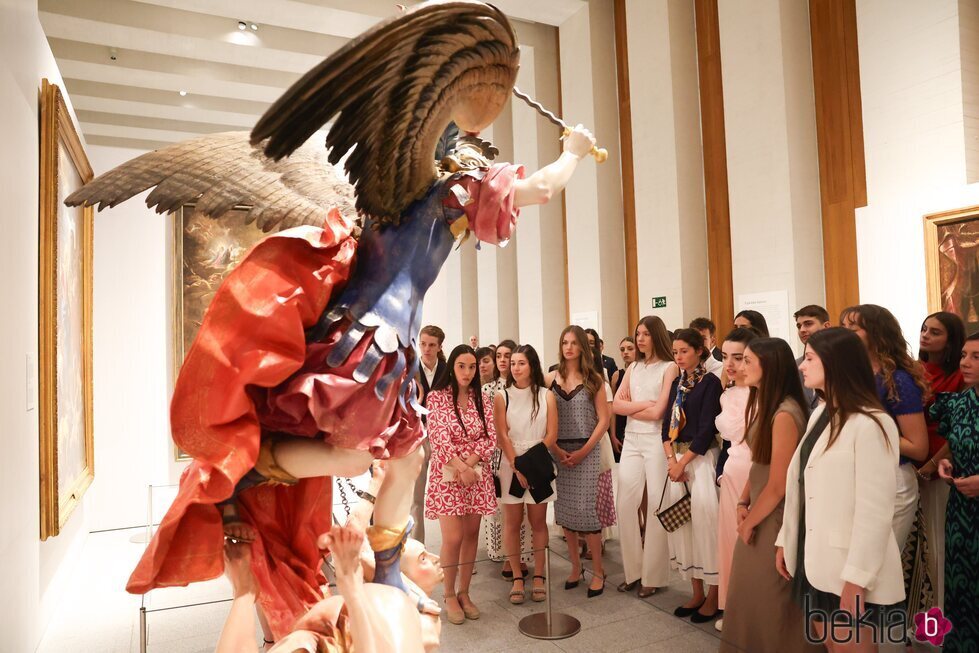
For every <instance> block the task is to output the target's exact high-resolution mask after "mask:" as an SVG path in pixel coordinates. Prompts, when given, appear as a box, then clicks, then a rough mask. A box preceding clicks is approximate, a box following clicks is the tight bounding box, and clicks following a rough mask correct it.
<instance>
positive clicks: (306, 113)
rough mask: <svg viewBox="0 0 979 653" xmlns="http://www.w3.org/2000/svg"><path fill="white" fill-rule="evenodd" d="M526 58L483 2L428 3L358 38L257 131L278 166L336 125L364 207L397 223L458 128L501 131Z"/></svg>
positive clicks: (332, 136)
mask: <svg viewBox="0 0 979 653" xmlns="http://www.w3.org/2000/svg"><path fill="white" fill-rule="evenodd" d="M519 58H520V51H519V49H518V47H517V37H516V34H515V32H514V30H513V27H512V25H511V24H510V22H509V21H508V20H507V18H506V16H505V15H504V14H503V13H502V12H501V11H500V10H499V9H497V8H495V7H493V6H491V5H487V4H484V3H482V2H465V1H457V2H427V3H423V4H419V5H415V6H413V7H411V8H409V9H408V10H407V11H406V12H405V13H404V14H402V15H400V16H397V17H395V18H392V19H389V20H388V21H386V22H383V23H381V24H379V25H377V26H376V27H374V28H373V29H371V30H369V31H368V32H365V33H364V34H362V35H361V36H359V37H357V38H356V39H353V40H352V41H350V42H349V43H347V45H345V46H344V47H343V48H341V49H340V50H338V51H337V52H336V53H334V54H333V55H332V56H330V57H329V58H328V59H326V60H325V61H323V63H321V64H320V65H319V66H317V67H316V68H314V69H313V70H311V71H310V72H309V73H307V74H306V75H305V76H304V77H303V78H302V79H300V80H299V81H298V82H296V84H294V85H293V86H292V88H291V89H289V90H288V91H287V92H286V93H285V94H284V95H283V96H282V97H281V98H279V100H278V101H276V103H275V104H274V105H273V106H272V107H271V108H270V109H269V110H268V111H267V112H266V114H265V115H264V116H263V117H262V119H261V120H260V121H259V122H258V124H257V125H256V126H255V128H254V130H253V131H252V143H256V144H257V143H260V142H261V141H264V140H266V139H268V140H267V142H266V143H265V153H266V154H267V155H269V156H270V157H271V158H273V159H279V158H281V157H284V156H289V155H290V154H291V153H292V152H293V151H295V149H296V148H298V147H299V146H300V145H302V144H303V143H304V142H306V141H307V140H308V139H309V137H310V135H311V134H313V133H314V132H315V131H316V130H318V129H320V128H322V127H323V126H324V125H326V124H327V123H328V122H330V121H331V120H333V123H332V125H331V127H330V130H329V133H328V135H327V139H326V143H327V146H328V147H329V148H330V154H329V160H330V162H331V163H334V164H335V163H337V162H338V161H339V160H340V158H341V157H343V156H344V155H345V154H346V153H348V152H350V151H351V150H353V151H352V153H351V154H350V156H349V158H348V159H347V161H346V164H345V165H346V169H347V172H348V176H349V178H350V181H351V183H353V184H354V186H355V187H356V189H357V208H358V209H359V210H360V211H361V212H363V213H366V214H368V215H371V216H374V217H376V218H382V219H383V218H389V219H397V217H398V216H400V214H401V212H402V211H403V209H404V208H405V207H406V206H408V205H409V204H410V203H411V202H413V201H414V200H416V199H418V198H420V197H421V196H422V195H424V193H425V192H426V190H427V189H428V188H429V187H430V186H431V184H432V183H433V182H434V181H435V180H436V179H437V175H438V172H437V169H436V166H435V160H434V153H435V147H436V144H437V143H438V140H439V137H440V136H441V135H442V132H443V131H444V129H445V127H446V126H447V125H448V124H449V122H450V121H452V120H454V121H455V122H456V124H458V125H459V128H460V129H461V130H462V131H478V130H480V129H483V128H485V127H486V126H488V125H489V124H491V123H492V121H493V119H494V118H496V116H497V115H499V113H500V111H501V110H502V109H503V107H504V106H505V104H506V102H507V100H508V99H509V98H510V92H511V90H512V89H513V84H514V81H515V80H516V75H517V68H518V65H519Z"/></svg>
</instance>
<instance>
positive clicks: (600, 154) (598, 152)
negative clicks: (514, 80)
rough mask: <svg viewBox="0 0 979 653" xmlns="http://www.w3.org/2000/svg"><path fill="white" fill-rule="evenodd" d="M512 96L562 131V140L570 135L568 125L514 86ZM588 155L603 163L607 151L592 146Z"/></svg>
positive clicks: (606, 156)
mask: <svg viewBox="0 0 979 653" xmlns="http://www.w3.org/2000/svg"><path fill="white" fill-rule="evenodd" d="M513 94H514V95H516V96H517V97H518V98H520V99H521V100H523V101H524V102H526V103H527V104H529V105H530V106H531V107H532V108H534V109H535V110H536V111H537V113H539V114H540V115H542V116H544V117H545V118H547V119H548V120H550V121H551V122H552V123H554V124H555V125H557V126H558V127H560V128H561V129H562V130H564V131H563V135H562V138H567V136H568V135H569V134H571V131H572V130H571V127H569V126H568V123H566V122H564V121H563V120H561V119H560V118H558V117H557V116H556V115H554V114H553V113H552V112H550V111H548V110H547V109H545V108H544V105H542V104H541V103H540V102H537V101H536V100H534V99H533V98H532V97H530V96H529V95H527V94H526V93H524V92H523V91H521V90H520V89H519V88H517V87H516V86H514V87H513ZM589 154H591V155H592V156H593V157H595V162H596V163H605V161H606V160H607V159H608V150H606V149H605V148H604V147H598V146H597V145H592V147H591V151H590V152H589Z"/></svg>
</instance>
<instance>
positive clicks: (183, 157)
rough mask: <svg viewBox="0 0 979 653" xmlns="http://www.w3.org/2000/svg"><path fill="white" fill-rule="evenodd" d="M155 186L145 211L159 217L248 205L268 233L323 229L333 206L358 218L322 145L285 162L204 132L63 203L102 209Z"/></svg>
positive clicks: (230, 136)
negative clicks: (191, 207)
mask: <svg viewBox="0 0 979 653" xmlns="http://www.w3.org/2000/svg"><path fill="white" fill-rule="evenodd" d="M154 186H155V187H156V188H155V189H154V190H153V192H151V193H150V194H149V195H148V196H147V198H146V205H147V206H149V207H150V208H155V209H156V212H157V213H167V212H170V211H175V210H177V209H178V208H180V207H181V206H183V205H184V204H187V203H189V202H195V203H196V205H197V209H198V210H199V211H200V212H201V213H204V214H205V215H209V216H211V217H214V218H219V217H221V215H223V214H224V213H226V212H227V211H229V210H231V209H233V208H234V207H236V206H241V205H245V206H249V207H251V210H250V211H249V212H248V221H249V222H250V221H252V220H254V221H255V222H256V224H257V225H258V226H259V227H260V228H261V229H262V230H263V231H266V232H268V231H272V230H274V229H286V228H289V227H295V226H299V225H304V224H309V225H315V226H320V227H322V226H325V225H327V222H328V220H329V219H330V218H329V212H330V210H331V209H334V208H336V209H337V210H338V211H339V212H340V214H341V215H342V216H343V217H344V218H346V219H347V220H348V221H349V222H350V223H351V224H352V223H353V221H354V219H355V218H356V209H355V208H354V189H353V187H352V186H351V185H350V184H349V183H348V182H347V181H346V180H345V179H344V178H343V176H342V175H341V173H340V171H339V170H337V169H336V168H334V167H333V165H331V164H330V163H329V162H328V161H327V152H326V151H325V150H324V149H323V147H322V145H321V144H319V143H314V142H309V143H306V144H304V145H302V146H301V147H299V148H297V149H296V150H295V152H293V153H292V155H291V156H290V157H289V158H288V159H284V160H281V161H274V160H272V159H270V158H268V157H267V156H265V155H264V154H263V153H262V150H261V148H257V147H254V146H252V145H251V143H250V142H249V135H248V132H245V131H236V132H223V133H220V134H210V135H207V136H201V137H199V138H193V139H190V140H186V141H182V142H180V143H175V144H173V145H168V146H167V147H163V148H160V149H159V150H154V151H153V152H148V153H147V154H144V155H142V156H139V157H136V158H135V159H133V160H131V161H127V162H126V163H123V164H122V165H120V166H118V167H116V168H113V169H112V170H110V171H108V172H106V173H105V174H102V175H99V176H98V177H97V178H95V179H93V180H92V181H91V182H89V183H88V184H86V185H85V186H84V187H82V188H80V189H78V190H77V191H75V192H74V193H72V194H71V195H69V196H68V198H67V199H66V200H65V204H67V205H68V206H79V205H86V206H89V205H94V204H98V209H99V210H100V211H101V210H102V209H104V208H105V207H112V206H115V205H117V204H119V203H120V202H124V201H126V200H128V199H129V198H131V197H133V196H134V195H137V194H139V193H141V192H143V191H144V190H147V189H148V188H153V187H154ZM334 226H338V225H334Z"/></svg>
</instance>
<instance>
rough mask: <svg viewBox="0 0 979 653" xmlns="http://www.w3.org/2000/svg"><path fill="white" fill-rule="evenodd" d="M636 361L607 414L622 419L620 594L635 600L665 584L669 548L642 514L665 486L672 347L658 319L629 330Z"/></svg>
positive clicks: (674, 369)
mask: <svg viewBox="0 0 979 653" xmlns="http://www.w3.org/2000/svg"><path fill="white" fill-rule="evenodd" d="M635 334H636V335H635V342H636V361H635V362H633V363H632V364H630V365H629V366H628V367H627V368H626V370H625V375H624V376H625V378H624V379H623V381H622V383H621V385H620V387H619V389H618V391H617V392H616V394H615V401H614V402H613V403H612V410H613V411H614V412H615V413H617V414H619V415H624V416H627V419H628V422H627V423H626V427H625V431H626V434H627V436H626V438H625V442H624V443H623V445H622V459H621V461H620V462H619V495H618V500H617V508H618V514H619V521H620V524H619V531H620V538H621V544H622V568H623V573H624V575H625V580H624V581H623V582H622V583H621V584H620V585H619V586H618V590H619V591H620V592H631V591H632V590H634V589H635V588H636V586H637V585H638V586H639V597H640V598H646V597H648V596H652V595H653V594H654V593H655V592H656V590H657V588H660V587H666V586H668V585H669V584H670V549H669V544H668V543H667V538H666V531H665V530H663V529H662V528H661V527H660V525H659V524H658V523H656V521H657V520H656V515H655V514H653V513H650V512H649V511H648V507H649V506H650V505H652V506H654V507H655V506H657V505H659V502H660V496H661V495H662V493H663V485H664V483H665V482H666V464H665V462H664V460H663V444H662V442H663V440H662V432H663V424H662V420H663V415H664V414H666V412H667V408H668V398H669V393H670V385H671V384H672V383H673V380H674V379H675V378H676V377H677V374H678V373H679V371H678V369H677V366H676V364H675V363H674V362H673V352H672V343H671V342H670V339H669V336H668V335H667V333H666V326H665V325H664V324H663V320H661V319H660V318H659V317H656V316H654V315H647V316H646V317H644V318H643V319H642V320H640V321H639V324H637V325H636V330H635ZM643 494H646V496H647V512H646V513H645V523H646V524H647V525H648V524H650V523H652V524H654V526H653V527H651V528H647V530H646V537H645V539H643V538H642V537H641V534H640V523H639V510H640V506H641V504H642V498H643Z"/></svg>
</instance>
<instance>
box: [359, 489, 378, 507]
mask: <svg viewBox="0 0 979 653" xmlns="http://www.w3.org/2000/svg"><path fill="white" fill-rule="evenodd" d="M356 494H357V496H358V497H360V498H361V499H363V500H364V501H369V502H370V503H371V504H376V503H377V497H375V496H374V495H373V494H371V493H370V492H365V491H364V490H356Z"/></svg>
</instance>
